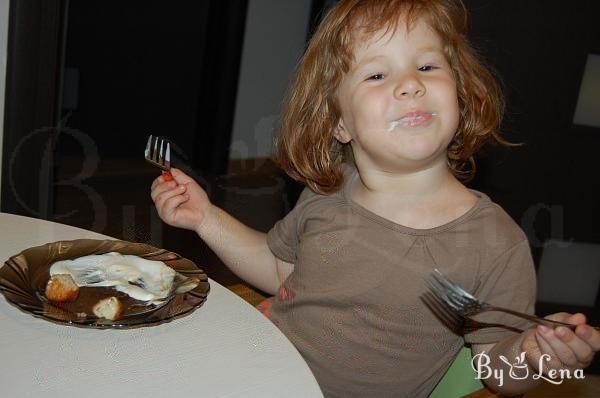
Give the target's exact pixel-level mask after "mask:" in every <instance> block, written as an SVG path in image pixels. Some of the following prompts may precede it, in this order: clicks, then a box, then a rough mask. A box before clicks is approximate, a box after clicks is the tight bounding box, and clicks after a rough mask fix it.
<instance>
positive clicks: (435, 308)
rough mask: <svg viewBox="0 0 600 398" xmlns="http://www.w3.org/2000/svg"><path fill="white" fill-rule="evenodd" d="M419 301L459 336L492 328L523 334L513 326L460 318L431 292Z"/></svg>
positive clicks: (521, 330)
mask: <svg viewBox="0 0 600 398" xmlns="http://www.w3.org/2000/svg"><path fill="white" fill-rule="evenodd" d="M421 299H422V300H423V302H424V303H425V305H426V306H427V307H428V308H429V310H430V311H431V312H432V313H433V314H434V315H435V316H436V318H438V320H439V321H440V322H441V323H442V324H444V325H445V326H446V327H447V328H448V329H450V330H451V331H453V332H454V333H456V334H458V335H459V336H464V335H465V334H468V333H472V332H475V331H477V330H480V329H486V328H493V327H497V328H502V329H506V330H511V331H513V332H517V333H521V332H523V329H519V328H516V327H514V326H507V325H502V324H499V323H485V322H479V321H476V320H474V319H471V318H467V317H465V316H462V315H460V314H458V313H456V312H455V311H454V310H453V309H452V308H450V307H449V306H448V305H447V304H446V303H445V302H443V301H442V300H440V299H439V298H438V297H437V296H436V295H434V294H432V293H431V292H426V293H424V294H423V295H422V296H421Z"/></svg>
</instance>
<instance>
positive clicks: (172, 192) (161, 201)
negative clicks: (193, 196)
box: [154, 185, 185, 210]
mask: <svg viewBox="0 0 600 398" xmlns="http://www.w3.org/2000/svg"><path fill="white" fill-rule="evenodd" d="M184 192H185V186H183V185H179V186H178V187H176V188H173V189H169V190H167V191H163V192H162V193H160V194H159V195H157V196H156V199H155V200H154V203H155V204H156V207H158V208H162V209H165V210H167V209H168V208H166V207H165V206H166V204H167V201H168V200H169V199H171V198H172V197H174V196H178V195H181V194H182V193H184Z"/></svg>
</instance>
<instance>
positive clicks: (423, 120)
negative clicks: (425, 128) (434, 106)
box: [388, 111, 437, 132]
mask: <svg viewBox="0 0 600 398" xmlns="http://www.w3.org/2000/svg"><path fill="white" fill-rule="evenodd" d="M436 115H437V113H435V112H423V111H417V112H409V113H407V114H406V115H404V116H402V117H401V118H400V119H397V120H392V121H391V122H390V124H389V127H388V132H390V131H392V130H394V129H395V128H396V127H414V126H422V125H424V124H427V123H429V121H430V120H431V119H432V118H433V117H434V116H436Z"/></svg>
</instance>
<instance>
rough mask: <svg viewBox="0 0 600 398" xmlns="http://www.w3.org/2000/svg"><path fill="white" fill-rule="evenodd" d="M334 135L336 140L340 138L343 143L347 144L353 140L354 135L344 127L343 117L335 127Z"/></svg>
mask: <svg viewBox="0 0 600 398" xmlns="http://www.w3.org/2000/svg"><path fill="white" fill-rule="evenodd" d="M333 136H334V137H335V139H336V140H338V141H339V142H341V143H342V144H347V143H349V142H350V141H351V140H352V137H351V136H350V134H349V133H348V131H346V129H345V128H344V122H342V119H340V121H339V122H338V125H337V126H336V127H335V130H334V132H333Z"/></svg>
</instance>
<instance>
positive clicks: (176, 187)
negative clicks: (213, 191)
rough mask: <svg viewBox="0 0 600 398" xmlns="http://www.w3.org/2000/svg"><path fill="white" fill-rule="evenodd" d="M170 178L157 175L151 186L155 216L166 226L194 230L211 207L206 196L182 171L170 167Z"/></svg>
mask: <svg viewBox="0 0 600 398" xmlns="http://www.w3.org/2000/svg"><path fill="white" fill-rule="evenodd" d="M171 175H172V176H173V180H172V181H165V179H164V178H163V176H160V177H158V178H156V179H155V180H154V181H153V182H152V186H151V187H150V196H151V197H152V200H153V201H154V205H155V206H156V210H157V211H158V215H159V216H160V218H161V219H162V220H163V221H164V222H165V223H167V224H169V225H172V226H174V227H178V228H185V229H190V230H195V231H197V230H198V228H199V227H200V225H202V223H203V222H204V220H205V218H206V216H207V214H208V212H209V210H210V207H211V203H210V200H209V199H208V195H207V194H206V192H205V191H204V190H203V189H202V188H201V187H200V185H198V183H197V182H196V181H194V179H192V178H191V177H189V176H188V175H186V174H185V173H184V172H182V171H181V170H179V169H176V168H171Z"/></svg>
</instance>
